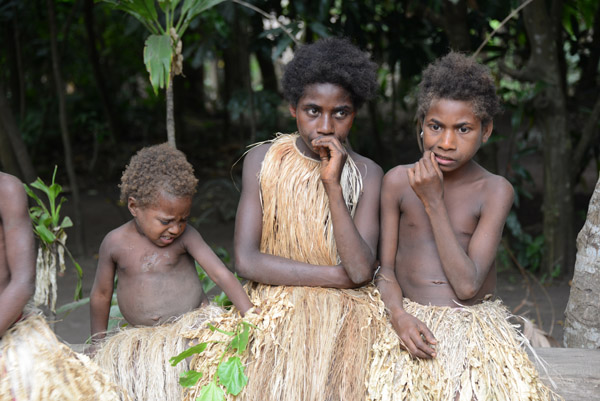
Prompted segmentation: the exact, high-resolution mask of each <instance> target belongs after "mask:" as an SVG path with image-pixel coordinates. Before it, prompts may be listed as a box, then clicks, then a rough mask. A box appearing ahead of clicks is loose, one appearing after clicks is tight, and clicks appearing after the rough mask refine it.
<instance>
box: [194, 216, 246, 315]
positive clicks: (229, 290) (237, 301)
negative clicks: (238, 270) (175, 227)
mask: <svg viewBox="0 0 600 401" xmlns="http://www.w3.org/2000/svg"><path fill="white" fill-rule="evenodd" d="M185 234H186V243H185V247H186V249H187V251H188V253H189V254H190V255H192V257H193V258H194V259H195V260H196V261H197V262H198V264H200V266H202V268H203V269H204V271H205V272H206V274H208V276H209V277H210V278H211V280H212V281H214V282H215V284H216V285H217V286H218V287H219V288H220V289H221V290H223V292H225V294H226V295H227V297H228V298H229V300H230V301H231V302H232V303H233V304H234V305H235V307H236V308H237V309H238V310H239V311H240V312H241V314H242V316H243V315H244V314H245V313H246V312H247V311H248V310H249V309H250V308H252V307H253V306H254V305H252V302H250V298H248V294H246V291H244V288H243V287H242V285H241V284H240V282H239V281H238V279H237V278H236V277H235V276H234V274H233V273H232V272H231V271H230V270H229V269H228V268H227V266H225V264H223V262H222V261H221V259H219V257H218V256H217V255H216V254H215V253H214V252H213V250H212V249H211V248H210V246H208V244H207V243H206V242H205V241H204V239H203V238H202V236H201V235H200V233H198V231H196V230H195V229H193V228H192V227H187V229H186V233H185Z"/></svg>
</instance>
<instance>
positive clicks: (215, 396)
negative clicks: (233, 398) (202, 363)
mask: <svg viewBox="0 0 600 401" xmlns="http://www.w3.org/2000/svg"><path fill="white" fill-rule="evenodd" d="M224 400H225V393H224V392H223V389H222V388H221V387H219V386H217V384H216V383H215V382H214V381H213V382H210V384H207V385H206V386H203V387H202V389H201V390H200V396H199V397H197V398H196V401H224Z"/></svg>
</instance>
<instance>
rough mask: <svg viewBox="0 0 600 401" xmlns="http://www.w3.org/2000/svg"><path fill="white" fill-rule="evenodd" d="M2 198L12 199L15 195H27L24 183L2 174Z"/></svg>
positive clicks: (0, 181)
mask: <svg viewBox="0 0 600 401" xmlns="http://www.w3.org/2000/svg"><path fill="white" fill-rule="evenodd" d="M0 187H1V188H2V190H1V191H0V196H2V197H3V198H7V199H9V198H11V197H13V196H15V195H19V196H22V195H24V194H25V188H24V187H23V183H22V182H21V180H19V179H18V178H17V177H15V176H13V175H10V174H6V173H2V172H0Z"/></svg>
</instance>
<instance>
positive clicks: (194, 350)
mask: <svg viewBox="0 0 600 401" xmlns="http://www.w3.org/2000/svg"><path fill="white" fill-rule="evenodd" d="M206 345H207V344H206V343H200V344H198V345H194V346H193V347H190V348H188V349H186V350H185V351H183V352H182V353H181V354H179V355H177V356H174V357H172V358H171V359H169V363H170V364H171V366H175V365H177V364H178V363H179V362H181V361H183V360H184V359H185V358H187V357H188V356H192V355H194V354H199V353H201V352H202V351H204V350H205V349H206Z"/></svg>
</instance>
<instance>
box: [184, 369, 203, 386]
mask: <svg viewBox="0 0 600 401" xmlns="http://www.w3.org/2000/svg"><path fill="white" fill-rule="evenodd" d="M200 378H202V372H196V371H195V370H188V371H185V372H182V373H181V374H180V375H179V384H180V385H181V386H183V387H193V386H195V385H196V383H198V380H200Z"/></svg>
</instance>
